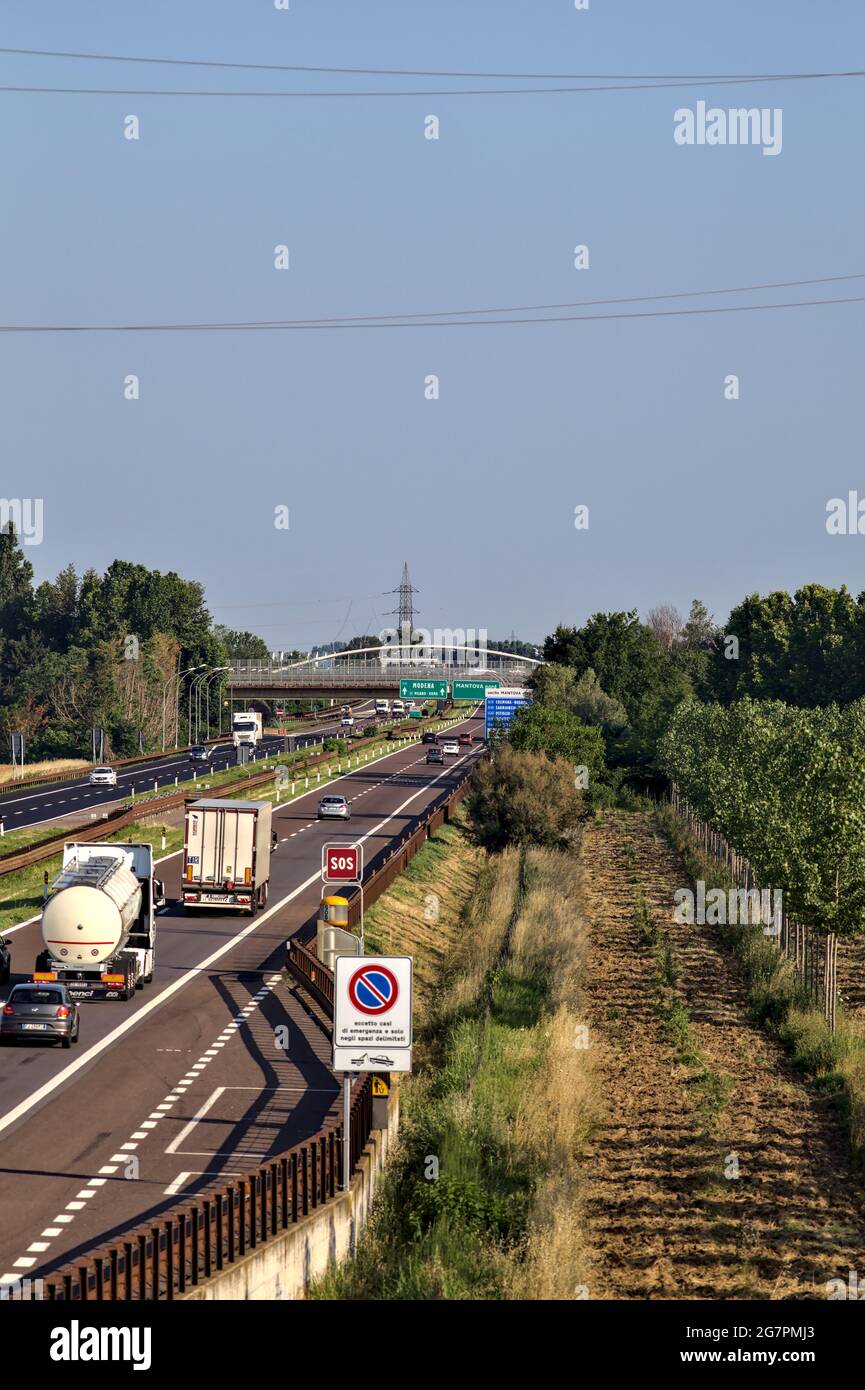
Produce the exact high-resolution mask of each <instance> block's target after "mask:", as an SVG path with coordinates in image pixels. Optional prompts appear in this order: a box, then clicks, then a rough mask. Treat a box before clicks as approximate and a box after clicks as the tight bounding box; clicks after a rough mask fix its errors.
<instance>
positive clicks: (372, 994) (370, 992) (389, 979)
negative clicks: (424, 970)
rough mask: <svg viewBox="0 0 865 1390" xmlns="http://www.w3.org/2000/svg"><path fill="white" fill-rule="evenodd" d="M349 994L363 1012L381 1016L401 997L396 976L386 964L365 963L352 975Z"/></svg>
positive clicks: (356, 1006) (355, 1005)
mask: <svg viewBox="0 0 865 1390" xmlns="http://www.w3.org/2000/svg"><path fill="white" fill-rule="evenodd" d="M348 996H349V999H350V1000H351V1002H352V1004H354V1007H355V1008H356V1009H359V1010H360V1012H361V1013H362V1014H368V1015H370V1016H374V1017H379V1016H380V1015H381V1014H386V1013H387V1012H388V1010H389V1009H392V1008H393V1006H394V1004H395V1003H396V1001H397V999H398V998H399V985H398V984H397V981H396V976H395V975H394V974H393V972H392V971H391V970H388V969H387V967H386V966H384V965H364V966H361V968H360V970H358V971H356V972H355V974H354V975H352V977H351V980H350V981H349V986H348Z"/></svg>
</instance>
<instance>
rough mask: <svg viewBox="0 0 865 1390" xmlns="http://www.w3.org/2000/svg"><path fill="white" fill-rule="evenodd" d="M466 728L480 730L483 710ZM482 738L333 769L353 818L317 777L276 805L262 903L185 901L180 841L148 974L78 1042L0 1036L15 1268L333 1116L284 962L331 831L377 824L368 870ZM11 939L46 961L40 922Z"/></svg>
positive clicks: (319, 1037) (307, 925)
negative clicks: (448, 749) (329, 810)
mask: <svg viewBox="0 0 865 1390" xmlns="http://www.w3.org/2000/svg"><path fill="white" fill-rule="evenodd" d="M454 727H455V729H457V728H459V729H462V728H463V727H467V728H469V729H470V730H471V732H472V733H473V734H474V735H475V736H476V738H477V739H478V740H479V739H480V738H481V737H482V725H481V724H480V723H479V721H478V720H476V719H472V720H467V721H465V725H460V726H454ZM482 746H483V745H482V744H481V743H480V742H477V741H476V742H474V743H473V744H472V746H471V747H461V748H460V756H459V757H449V758H448V760H447V763H446V765H445V767H444V768H442V767H441V766H440V765H438V764H432V765H427V763H426V752H427V749H426V746H425V745H422V744H420V743H412V744H409V745H407V746H406V747H403V748H401V749H399V750H398V751H396V752H395V753H392V754H388V755H387V756H386V757H385V758H383V759H381V760H379V761H377V762H375V763H373V764H371V765H370V766H369V767H366V768H359V769H358V770H357V771H354V772H352V773H350V774H348V775H346V776H345V777H342V778H334V779H333V781H332V782H331V783H329V784H328V788H327V789H328V790H331V788H333V787H336V786H338V788H339V790H340V791H341V792H343V794H345V795H346V796H348V797H349V798H350V799H351V802H352V818H351V821H350V822H348V823H343V822H334V821H317V820H316V818H315V816H316V809H317V804H318V799H319V797H320V795H321V791H320V789H319V790H317V791H316V792H310V793H308V794H306V795H304V796H303V797H300V798H298V799H296V800H294V801H292V802H290V803H288V804H287V805H285V806H282V807H279V808H277V807H274V827H275V829H276V830H277V832H278V835H279V841H280V842H279V848H278V850H277V852H276V854H275V855H274V857H273V860H272V867H271V881H270V906H269V907H268V909H267V910H266V911H264V912H260V913H259V914H258V916H257V917H255V918H252V919H250V918H249V917H246V916H237V915H235V914H233V913H232V914H228V913H224V914H219V913H214V914H212V915H195V916H191V915H190V916H186V914H185V913H184V912H183V910H182V908H180V907H178V906H177V905H176V904H175V903H173V902H172V901H171V899H173V898H174V897H175V896H176V895H177V893H178V891H179V871H180V856H179V855H172V856H170V857H168V858H167V859H164V860H163V861H162V865H161V874H162V877H163V878H164V880H165V885H166V895H167V897H168V899H169V902H168V903H167V906H166V909H165V911H164V912H162V913H160V915H159V918H158V934H157V964H156V971H155V976H154V981H153V983H152V985H150V986H148V987H147V988H146V989H145V990H144V991H143V993H139V994H136V995H135V996H134V997H133V998H132V999H130V1000H128V1001H126V1002H125V1003H124V1002H121V1001H99V1002H93V1003H87V1002H85V1003H84V1004H83V1005H82V1020H81V1041H80V1043H79V1044H78V1046H77V1048H73V1049H71V1050H69V1051H63V1050H62V1049H61V1050H58V1049H56V1048H54V1047H46V1046H45V1045H44V1044H39V1045H32V1046H31V1045H21V1044H15V1045H14V1046H13V1047H10V1046H5V1047H3V1048H2V1049H0V1275H2V1280H3V1281H4V1282H6V1283H9V1282H11V1280H12V1279H14V1278H23V1277H25V1276H30V1277H38V1276H39V1275H40V1274H44V1273H46V1272H48V1271H49V1270H50V1269H52V1268H55V1267H57V1266H58V1265H60V1264H63V1263H65V1262H66V1261H67V1260H68V1259H69V1258H71V1257H73V1256H74V1255H75V1253H76V1251H78V1250H79V1249H80V1248H81V1247H83V1246H87V1245H89V1244H91V1243H92V1242H93V1241H95V1240H97V1241H101V1240H103V1239H105V1240H107V1239H109V1238H114V1237H116V1236H119V1234H120V1233H121V1232H122V1231H123V1230H124V1229H125V1228H128V1227H129V1226H131V1225H135V1224H137V1223H138V1222H139V1221H141V1220H143V1219H145V1218H146V1219H148V1220H149V1219H150V1218H151V1217H154V1216H155V1215H156V1213H158V1212H159V1211H160V1209H163V1208H165V1207H167V1206H170V1205H172V1204H173V1203H176V1202H177V1201H178V1200H180V1199H181V1198H182V1197H183V1196H185V1195H189V1194H190V1193H192V1192H194V1191H195V1190H197V1189H199V1188H201V1187H203V1186H207V1185H208V1184H209V1183H212V1182H214V1181H216V1180H218V1179H219V1180H225V1179H227V1178H228V1177H229V1176H230V1175H232V1174H242V1173H243V1172H245V1171H248V1170H249V1169H250V1168H253V1167H255V1166H257V1165H258V1163H260V1162H261V1161H262V1160H263V1159H265V1158H266V1157H267V1156H268V1155H272V1154H276V1153H279V1152H281V1151H282V1150H284V1149H285V1148H287V1147H290V1146H291V1145H292V1144H296V1143H299V1142H301V1140H303V1139H304V1138H306V1137H307V1136H308V1135H309V1134H311V1133H314V1132H315V1131H316V1130H317V1129H318V1128H319V1127H320V1125H321V1123H322V1121H323V1120H324V1118H325V1117H326V1116H327V1114H328V1113H329V1112H330V1111H331V1109H332V1108H333V1107H334V1106H335V1103H336V1099H337V1094H338V1084H337V1081H336V1080H335V1078H334V1076H333V1074H332V1072H331V1070H330V1066H329V1056H330V1044H329V1042H328V1041H327V1039H326V1037H325V1035H324V1033H323V1031H322V1029H321V1027H320V1024H319V1023H318V1022H317V1021H316V1020H315V1018H314V1017H313V1016H312V1015H311V1012H310V1010H309V1008H308V1007H307V1006H306V1005H305V1004H304V1003H302V1001H301V1000H300V999H299V998H298V997H297V995H296V994H295V993H294V992H293V991H292V990H291V989H290V988H289V987H288V986H287V985H286V984H285V983H284V982H283V981H282V980H281V977H280V973H279V972H280V968H281V966H282V964H283V961H284V958H285V943H286V940H287V938H288V937H289V936H292V935H294V934H295V933H297V932H301V934H303V933H304V930H306V931H308V930H310V929H311V924H312V923H313V922H314V918H315V915H316V911H317V908H318V904H319V901H320V896H321V891H320V890H321V885H320V877H319V875H320V868H321V847H322V844H323V843H325V842H326V841H338V840H342V839H344V840H346V841H347V842H350V843H354V842H357V841H358V840H363V841H364V858H365V864H366V868H367V872H368V871H369V870H370V868H373V867H375V865H376V862H377V861H378V860H379V859H380V858H382V857H384V856H385V855H386V854H387V853H389V852H390V851H391V850H392V848H393V846H394V844H399V842H400V841H401V840H402V839H403V838H405V837H406V836H407V835H408V834H410V833H411V831H412V829H413V828H414V825H415V823H416V821H417V819H418V817H419V816H420V814H421V813H422V812H423V811H424V810H425V809H426V808H427V807H428V806H429V805H430V804H432V803H434V802H435V801H436V800H438V799H440V798H441V797H442V795H443V794H445V793H446V792H447V790H448V789H449V787H451V786H452V785H453V783H454V781H455V780H456V771H455V770H457V769H458V770H459V772H464V771H465V769H466V767H467V765H468V764H470V763H471V762H474V761H475V760H476V759H477V758H478V757H479V755H480V752H481V749H482ZM12 940H13V955H12V971H13V975H12V979H13V983H14V981H15V978H16V975H17V976H18V977H19V978H26V977H27V975H29V972H30V970H31V969H32V965H33V962H34V960H35V957H36V953H37V951H38V949H39V947H40V943H41V936H40V934H39V925H38V923H34V924H32V925H29V926H25V927H22V928H21V929H20V930H19V931H18V932H17V933H16V934H15V935H14V936H13V938H12ZM286 1030H287V1031H286Z"/></svg>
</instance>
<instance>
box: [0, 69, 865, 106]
mask: <svg viewBox="0 0 865 1390" xmlns="http://www.w3.org/2000/svg"><path fill="white" fill-rule="evenodd" d="M841 77H865V69H853V70H851V71H850V72H826V73H807V74H802V75H801V76H798V77H796V76H790V77H783V76H778V77H710V78H699V79H687V80H685V81H675V82H623V83H612V84H609V85H605V86H593V87H461V88H459V87H454V88H446V89H436V88H432V89H431V88H421V89H414V90H410V91H405V90H403V91H390V92H388V91H369V92H364V91H353V92H286V91H282V92H268V91H259V92H255V91H202V90H201V89H200V88H194V89H182V88H159V87H156V88H152V87H34V86H23V85H20V84H3V85H0V92H14V93H19V94H24V93H28V94H30V95H43V96H45V95H48V96H97V97H296V98H300V99H306V100H316V99H322V98H331V97H337V98H339V97H507V96H558V95H562V94H567V93H579V92H638V91H663V90H665V89H667V88H671V87H729V86H742V85H752V84H754V83H759V82H805V81H816V80H821V79H828V78H841Z"/></svg>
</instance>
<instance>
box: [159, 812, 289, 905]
mask: <svg viewBox="0 0 865 1390" xmlns="http://www.w3.org/2000/svg"><path fill="white" fill-rule="evenodd" d="M271 810H272V808H271V804H270V802H269V801H229V800H224V801H221V800H217V799H216V798H208V797H202V799H201V800H200V801H192V802H189V803H188V804H187V807H186V818H185V822H184V831H183V882H182V884H181V894H182V897H183V906H184V907H185V909H186V911H187V912H196V911H198V910H199V909H202V908H204V909H208V908H216V909H221V908H228V909H231V908H234V909H236V910H238V911H241V912H248V913H249V914H250V916H253V917H254V916H255V913H256V912H257V911H258V909H259V908H260V907H264V905H265V903H266V902H267V891H268V883H269V881H270V852H271V848H272V844H273V839H274V835H273V832H272V830H271Z"/></svg>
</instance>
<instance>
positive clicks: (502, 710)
mask: <svg viewBox="0 0 865 1390" xmlns="http://www.w3.org/2000/svg"><path fill="white" fill-rule="evenodd" d="M530 703H531V695H529V693H528V692H527V691H525V690H523V689H522V688H521V687H520V686H517V685H515V686H505V685H502V686H499V688H498V690H495V691H488V692H487V697H486V699H485V700H484V738H489V736H490V731H491V730H492V729H493V728H495V727H496V725H499V724H501V725H503V726H504V728H507V727H508V725H509V724H510V722H511V720H512V719H513V717H514V715H515V714H516V712H517V710H518V709H522V708H523V706H524V705H528V704H530Z"/></svg>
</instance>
